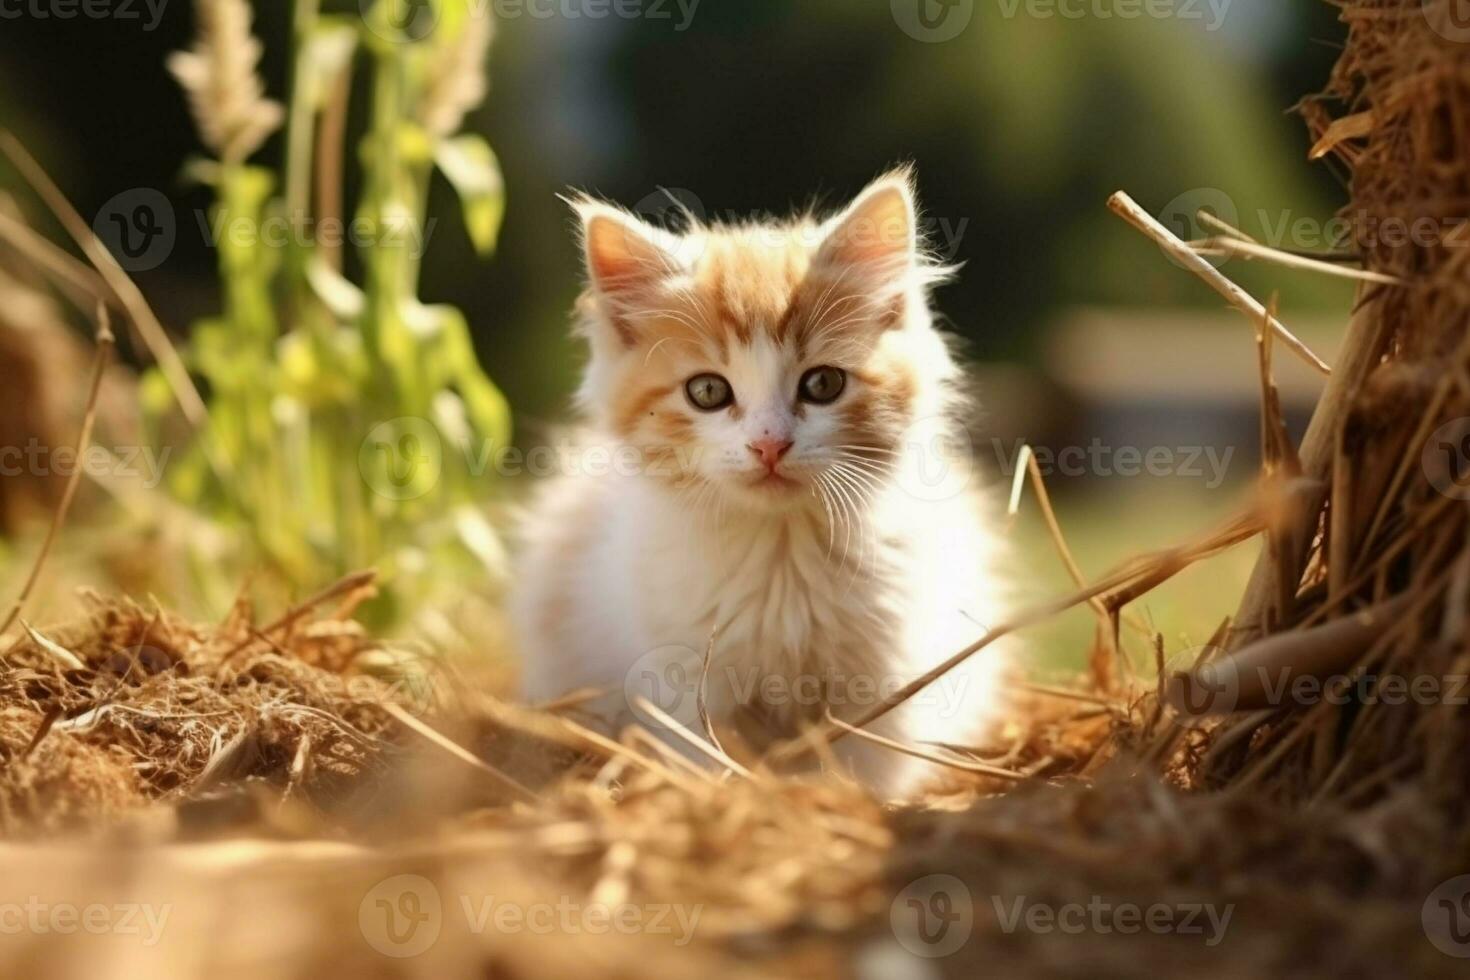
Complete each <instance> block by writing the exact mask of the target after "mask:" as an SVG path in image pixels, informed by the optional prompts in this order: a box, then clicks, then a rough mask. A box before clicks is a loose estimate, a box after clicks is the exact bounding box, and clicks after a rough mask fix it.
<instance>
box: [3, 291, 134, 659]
mask: <svg viewBox="0 0 1470 980" xmlns="http://www.w3.org/2000/svg"><path fill="white" fill-rule="evenodd" d="M96 342H97V350H96V353H95V354H93V356H92V380H91V382H90V384H89V385H88V386H87V406H86V411H85V413H84V415H83V416H82V430H81V432H80V433H79V434H78V435H77V442H76V455H75V456H73V458H74V459H83V458H84V457H85V456H86V453H87V447H88V446H90V445H91V444H92V429H93V427H95V426H96V424H97V398H98V396H99V395H100V394H101V393H102V378H103V377H104V376H105V375H106V373H107V365H108V364H109V363H111V361H112V351H113V347H114V346H115V345H116V339H115V338H114V337H113V335H112V326H111V324H110V322H109V320H108V317H107V307H106V306H104V305H102V304H100V303H99V304H98V305H97V334H96ZM84 469H85V467H81V466H76V467H73V468H72V471H71V475H70V476H68V477H67V480H66V488H65V489H64V490H63V491H62V494H61V500H60V501H59V502H58V503H57V505H56V511H55V512H54V513H53V514H52V515H51V523H50V525H48V526H47V528H46V536H45V538H43V539H42V541H41V550H40V552H39V553H37V555H36V560H35V561H34V562H33V563H32V564H31V572H30V574H29V575H28V576H26V581H25V584H24V585H23V586H22V587H21V590H20V595H19V596H17V597H16V600H15V604H14V605H13V606H12V607H11V609H10V612H9V613H7V614H6V616H5V621H4V622H3V623H0V636H3V635H4V634H5V633H7V632H9V631H10V627H12V626H14V625H15V621H16V620H17V619H19V618H20V615H21V613H22V612H24V611H25V605H26V603H27V602H29V601H30V598H31V593H32V592H33V591H34V590H35V588H36V582H37V581H39V580H40V578H41V571H42V569H44V568H45V567H46V559H47V557H49V556H50V554H51V548H52V547H53V546H54V545H55V544H56V536H57V534H59V533H60V532H61V528H62V527H63V526H64V525H65V524H66V516H67V514H68V513H70V511H71V503H72V500H73V498H75V497H76V493H77V486H78V484H80V483H81V481H82V471H83V470H84Z"/></svg>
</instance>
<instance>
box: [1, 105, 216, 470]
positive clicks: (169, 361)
mask: <svg viewBox="0 0 1470 980" xmlns="http://www.w3.org/2000/svg"><path fill="white" fill-rule="evenodd" d="M0 152H4V154H5V155H6V157H7V158H9V160H10V162H11V163H12V164H14V165H15V169H16V170H18V171H19V172H20V174H21V176H22V177H24V178H25V180H26V182H27V183H28V184H30V185H31V187H32V189H34V190H35V192H36V193H37V194H38V195H40V197H41V199H42V201H44V202H45V203H46V206H47V207H49V208H50V209H51V211H52V213H53V214H55V215H56V218H57V220H58V221H60V222H61V225H62V227H64V228H65V229H66V231H67V234H69V235H71V237H72V240H73V241H75V242H76V243H77V247H78V248H80V249H81V250H82V251H83V252H84V253H85V254H86V256H87V258H88V259H89V260H90V261H91V263H92V266H93V268H95V269H96V270H97V272H98V274H99V275H101V276H102V280H103V281H104V282H105V283H106V284H107V288H108V289H109V290H111V292H112V298H113V299H114V300H115V301H116V302H117V304H118V305H119V306H121V307H122V308H123V310H124V311H126V313H127V315H128V319H129V320H131V321H132V323H133V326H135V327H137V329H138V333H139V335H140V336H141V337H142V338H143V342H144V343H145V344H147V345H148V350H149V352H150V353H151V354H152V355H153V358H154V360H156V361H157V362H158V366H159V368H161V369H162V371H163V374H164V377H165V378H167V379H168V383H169V387H170V388H171V389H172V390H173V393H174V397H175V398H177V399H178V401H179V408H180V410H181V411H182V412H183V413H184V418H185V420H187V421H188V423H189V424H190V425H191V426H193V427H194V428H195V429H196V430H202V429H203V428H204V427H205V426H206V425H207V424H208V421H209V412H208V410H207V409H206V408H205V407H204V399H203V398H201V397H200V395H199V389H198V388H196V387H195V386H194V381H193V379H192V378H190V377H189V370H188V368H187V367H186V366H185V365H184V360H183V358H182V357H180V356H179V352H178V351H177V350H176V349H175V348H174V345H173V343H172V342H171V341H170V340H169V339H168V331H166V330H165V329H164V328H163V324H162V323H160V322H159V320H158V317H156V316H155V315H154V314H153V309H152V308H151V307H150V306H149V305H148V301H147V300H146V299H144V297H143V293H142V291H141V290H139V289H138V286H137V284H136V283H134V282H133V280H132V278H131V277H130V276H128V274H127V273H126V272H124V271H123V268H122V266H120V265H118V264H117V260H116V259H115V258H113V257H112V253H111V252H109V251H108V250H107V246H105V245H103V244H102V242H101V240H99V239H98V238H97V236H96V234H94V233H93V231H92V229H91V227H90V226H89V225H88V224H87V222H86V221H84V220H83V219H82V216H81V215H80V214H78V213H77V211H76V209H75V208H74V207H72V206H71V202H70V201H68V200H67V199H66V195H64V194H62V193H61V190H60V189H59V188H58V187H57V186H56V184H55V183H53V182H52V180H51V178H50V177H48V176H46V171H45V170H43V169H42V168H41V165H40V164H38V163H37V162H36V159H35V157H33V156H31V155H30V153H29V152H28V151H27V150H26V148H25V147H24V146H22V145H21V143H20V141H19V140H17V139H16V138H15V137H14V136H13V135H11V134H10V133H9V132H8V131H5V130H0ZM204 446H205V451H206V453H207V454H208V455H209V458H210V464H211V465H212V466H213V467H214V469H215V472H216V474H224V473H227V472H228V468H227V467H226V466H225V465H224V464H223V462H222V461H221V460H220V459H219V458H218V453H214V452H212V451H211V444H210V442H209V441H208V440H206V441H205V443H204Z"/></svg>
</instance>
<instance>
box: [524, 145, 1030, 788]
mask: <svg viewBox="0 0 1470 980" xmlns="http://www.w3.org/2000/svg"><path fill="white" fill-rule="evenodd" d="M575 207H576V210H577V212H578V215H579V217H580V218H581V221H582V227H583V240H584V247H585V258H586V263H587V270H588V276H589V286H588V288H587V290H586V292H585V293H584V294H583V296H582V297H581V299H580V300H579V302H578V307H577V317H578V332H579V333H580V334H581V336H582V337H583V338H584V339H585V340H586V342H587V344H588V346H589V348H590V361H589V363H588V365H587V368H586V373H585V377H584V378H583V381H582V385H581V389H580V391H579V394H578V404H579V408H580V409H581V412H582V415H583V417H584V418H583V420H584V423H585V427H584V429H583V430H582V432H581V434H580V436H579V438H578V440H577V447H578V448H577V451H575V452H573V453H571V454H569V455H568V454H564V455H563V459H565V460H567V461H569V468H568V472H567V473H565V474H563V475H562V476H561V477H560V478H558V479H557V480H556V481H554V482H553V483H552V484H551V485H550V486H549V487H548V488H546V492H545V493H544V494H543V496H542V497H541V499H540V501H539V503H538V504H537V506H536V508H535V511H534V513H533V514H532V515H531V516H530V519H529V521H528V526H527V527H526V536H527V540H526V542H525V544H526V552H525V555H524V562H523V565H522V572H521V577H520V585H519V594H518V595H517V596H516V597H515V601H514V613H515V620H516V623H517V629H518V632H519V638H520V644H521V649H522V652H523V654H524V659H525V670H526V683H525V688H526V693H527V695H528V696H529V697H532V698H536V699H543V698H552V697H555V696H556V695H559V694H562V693H565V692H567V691H569V690H571V689H575V688H581V687H588V686H593V687H604V688H609V689H610V690H611V692H612V693H611V694H610V695H609V697H608V698H607V699H606V700H605V702H604V704H603V707H604V708H605V709H607V710H609V711H611V712H612V713H613V714H614V715H616V716H617V717H615V718H614V719H613V720H614V721H628V720H632V719H634V718H637V719H638V720H640V721H642V722H644V723H645V725H646V727H650V728H653V729H655V730H658V729H659V727H660V719H659V718H658V716H657V714H656V713H652V712H648V711H647V710H646V709H644V708H643V707H642V706H641V702H640V701H639V698H638V696H639V695H641V696H643V697H647V698H648V700H649V701H651V702H653V703H655V704H657V705H658V706H659V707H661V708H662V709H663V710H664V711H665V712H667V713H668V714H670V715H673V716H674V717H675V718H677V719H678V720H679V721H681V722H682V723H684V724H685V725H686V726H687V727H688V728H689V729H690V730H691V731H694V732H702V731H703V728H702V726H701V723H700V720H699V715H698V713H697V705H696V702H697V697H696V691H697V688H698V685H699V683H700V681H701V673H702V664H703V660H704V656H705V650H706V647H707V646H711V645H712V649H713V654H712V655H711V662H710V666H709V669H708V673H707V675H706V676H704V677H703V683H704V686H705V701H706V705H707V709H708V712H709V714H710V715H711V717H712V719H713V721H714V723H715V726H716V729H717V733H720V732H721V731H724V732H730V733H731V736H730V739H731V741H732V742H739V743H740V744H743V745H745V746H747V747H749V746H752V745H754V746H755V747H762V746H764V745H767V744H769V743H771V742H773V741H776V740H779V739H785V738H790V737H793V736H795V735H797V734H799V733H800V732H801V731H802V730H803V729H804V728H805V727H807V726H809V725H812V724H816V723H818V722H820V721H821V720H822V719H823V717H824V714H825V712H827V711H830V712H831V713H832V714H833V715H834V716H836V717H838V718H844V719H852V718H857V717H860V716H861V715H862V714H863V713H864V712H865V711H867V710H869V709H871V708H872V707H873V706H874V705H875V704H877V703H878V702H879V701H881V700H882V698H883V697H884V695H886V694H888V693H890V692H892V691H893V690H895V689H897V688H899V687H901V686H903V685H904V684H905V683H907V682H908V681H910V680H912V679H914V678H916V677H919V676H922V675H923V674H924V673H925V672H926V671H928V670H929V669H930V668H931V667H933V666H934V665H936V664H938V663H940V662H942V661H943V660H944V659H946V658H947V657H949V656H950V655H951V654H953V653H955V652H956V651H957V650H959V649H960V648H962V647H964V646H965V645H966V644H968V643H970V642H972V641H973V640H974V639H975V638H976V637H977V636H978V635H980V634H981V633H983V631H984V627H983V625H981V624H987V623H993V622H995V617H996V616H997V613H998V612H999V610H1000V604H1001V597H1002V591H1003V590H1002V588H1001V586H1000V585H999V582H998V579H997V577H996V574H995V572H994V570H993V569H994V562H995V558H996V554H997V550H998V547H997V539H996V537H995V535H994V534H993V532H992V530H991V526H990V522H989V520H988V518H987V508H986V507H985V506H984V501H983V500H982V499H981V497H980V496H979V494H978V491H977V490H976V488H974V487H972V486H969V485H968V480H967V479H966V475H967V473H968V470H967V469H966V467H967V466H968V458H967V457H964V456H960V455H956V454H955V453H954V448H955V447H956V446H962V445H967V443H966V442H965V441H964V437H963V429H962V427H961V424H960V420H959V419H958V418H957V417H956V416H957V415H958V411H957V410H958V409H959V408H960V406H961V403H962V398H961V396H960V394H959V387H960V371H959V369H958V368H957V366H956V364H955V362H954V359H953V357H952V356H951V353H950V350H949V347H948V345H947V344H946V342H945V339H944V337H943V336H941V334H940V333H939V331H938V330H936V329H935V325H934V321H933V316H932V314H931V311H930V308H929V289H930V287H931V286H932V285H933V284H934V283H935V282H936V281H937V280H939V279H940V278H942V276H943V274H944V271H945V270H943V269H940V268H938V267H937V266H935V265H933V264H932V263H930V262H929V261H927V260H926V258H925V256H924V254H923V252H922V249H921V243H920V240H919V235H918V231H917V217H916V212H915V207H914V200H913V192H912V187H911V180H910V175H909V173H908V172H907V171H899V172H896V173H891V174H888V175H886V176H884V177H882V178H880V179H878V180H877V181H875V182H874V183H873V184H872V185H870V186H869V187H868V188H867V189H866V190H865V191H864V192H863V193H862V194H861V195H860V196H859V197H858V198H857V200H856V201H854V202H853V203H852V204H851V205H850V206H849V207H848V208H847V209H846V210H845V211H844V212H842V213H841V214H839V215H837V216H835V217H833V218H832V219H830V220H828V221H826V222H824V223H820V224H818V223H816V222H814V221H812V220H810V219H806V218H800V219H795V220H792V221H789V222H780V223H777V222H769V221H760V222H753V223H748V224H739V225H725V224H714V225H708V226H706V225H700V224H695V225H694V227H691V228H689V229H688V230H686V231H685V232H684V233H683V234H674V233H672V232H669V231H665V230H663V229H659V228H654V227H652V226H649V225H647V224H645V223H643V222H641V221H639V220H638V219H637V218H636V217H634V216H633V215H631V214H628V213H626V212H624V211H621V210H619V209H617V208H614V207H612V206H610V205H606V204H602V203H599V202H596V201H593V200H590V199H581V200H579V201H577V202H575ZM594 461H595V462H594ZM712 637H713V639H711V638H712ZM1001 669H1002V655H1001V652H1000V650H999V649H998V648H996V647H990V648H986V649H985V650H983V651H981V652H980V653H979V654H977V655H976V656H974V657H972V658H970V660H969V661H967V662H966V663H965V664H964V665H963V666H962V667H961V668H959V669H957V670H956V671H953V672H951V673H949V674H947V675H945V676H944V677H942V678H941V679H940V680H938V681H936V682H934V683H933V684H931V685H930V686H929V687H928V688H926V689H924V690H923V691H922V692H920V693H919V694H918V695H917V696H916V697H915V698H914V699H913V700H911V701H909V702H908V703H906V704H904V705H902V706H900V707H898V708H896V709H895V710H893V711H891V712H889V713H888V714H887V715H885V716H884V717H883V718H881V719H880V720H878V721H876V722H875V723H874V724H872V725H871V726H869V728H870V730H872V731H874V732H876V733H878V734H881V735H884V736H887V737H889V738H894V739H898V740H899V741H902V742H904V743H906V744H910V745H918V744H920V743H924V742H948V743H960V744H970V743H973V742H974V741H975V740H976V739H977V738H979V737H981V736H983V735H984V733H985V730H986V727H987V724H988V723H990V722H993V721H994V719H995V717H996V714H997V709H998V707H999V694H998V691H997V680H998V676H999V674H1000V672H1001ZM721 740H722V742H725V741H726V739H725V737H724V736H723V735H722V736H721ZM728 744H729V743H727V747H728ZM833 750H834V755H835V759H836V761H837V762H838V764H839V765H842V766H845V767H847V768H848V769H849V771H850V773H851V774H852V775H854V776H855V777H857V778H858V779H859V780H861V781H863V782H865V783H867V784H868V785H870V786H872V787H873V788H874V789H875V790H876V791H878V792H880V793H884V794H889V795H903V794H905V793H907V792H910V791H912V790H913V789H915V788H916V787H917V785H918V784H919V782H921V781H922V780H923V779H924V778H925V777H927V776H930V775H933V774H934V770H935V767H934V766H932V764H929V763H925V762H923V761H920V760H917V759H914V758H912V757H910V756H906V755H903V754H900V753H897V752H894V751H892V750H891V749H887V748H884V747H881V746H878V745H875V744H873V743H871V742H868V741H865V740H861V739H859V738H856V737H853V736H851V735H849V736H847V737H845V738H842V739H840V740H838V741H837V742H836V743H835V744H834V746H833Z"/></svg>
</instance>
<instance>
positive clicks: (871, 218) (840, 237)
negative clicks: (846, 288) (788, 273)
mask: <svg viewBox="0 0 1470 980" xmlns="http://www.w3.org/2000/svg"><path fill="white" fill-rule="evenodd" d="M917 228H918V218H917V215H916V212H915V207H914V189H913V175H912V173H911V172H910V171H909V170H908V169H902V170H895V171H893V172H891V173H887V174H884V175H883V176H882V177H879V178H878V179H877V180H875V181H873V182H872V183H871V184H869V185H868V186H867V187H866V188H865V189H864V190H863V192H862V193H861V194H859V195H858V196H857V199H856V200H854V201H853V202H852V204H850V205H848V208H847V210H846V211H843V212H842V213H841V214H839V215H838V216H837V217H835V218H833V219H832V220H830V221H828V222H827V223H826V224H825V225H823V226H822V246H821V248H820V250H819V251H818V253H817V262H818V263H819V264H822V265H828V266H832V267H838V268H842V269H844V270H852V271H855V272H857V273H860V274H861V275H862V276H863V277H864V278H865V279H867V280H868V281H869V282H871V283H873V284H874V285H891V284H892V283H893V281H895V280H898V279H899V278H901V277H903V276H905V275H906V274H907V273H908V272H909V271H910V270H911V269H912V268H913V266H914V263H915V261H916V258H917V255H918V232H917Z"/></svg>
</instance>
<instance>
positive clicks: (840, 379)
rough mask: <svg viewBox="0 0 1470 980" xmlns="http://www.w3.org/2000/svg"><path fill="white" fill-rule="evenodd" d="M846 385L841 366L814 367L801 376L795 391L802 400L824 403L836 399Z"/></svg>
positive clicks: (845, 376)
mask: <svg viewBox="0 0 1470 980" xmlns="http://www.w3.org/2000/svg"><path fill="white" fill-rule="evenodd" d="M846 385H847V374H846V372H844V371H843V370H842V369H841V368H835V367H826V366H823V367H814V368H812V369H811V370H810V371H808V372H807V373H806V374H803V375H802V376H801V383H800V384H799V385H797V391H798V393H799V394H800V396H801V400H802V401H807V402H812V403H814V404H817V405H825V404H827V403H828V402H831V401H836V400H837V396H838V395H840V394H842V389H843V388H844V387H846Z"/></svg>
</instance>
